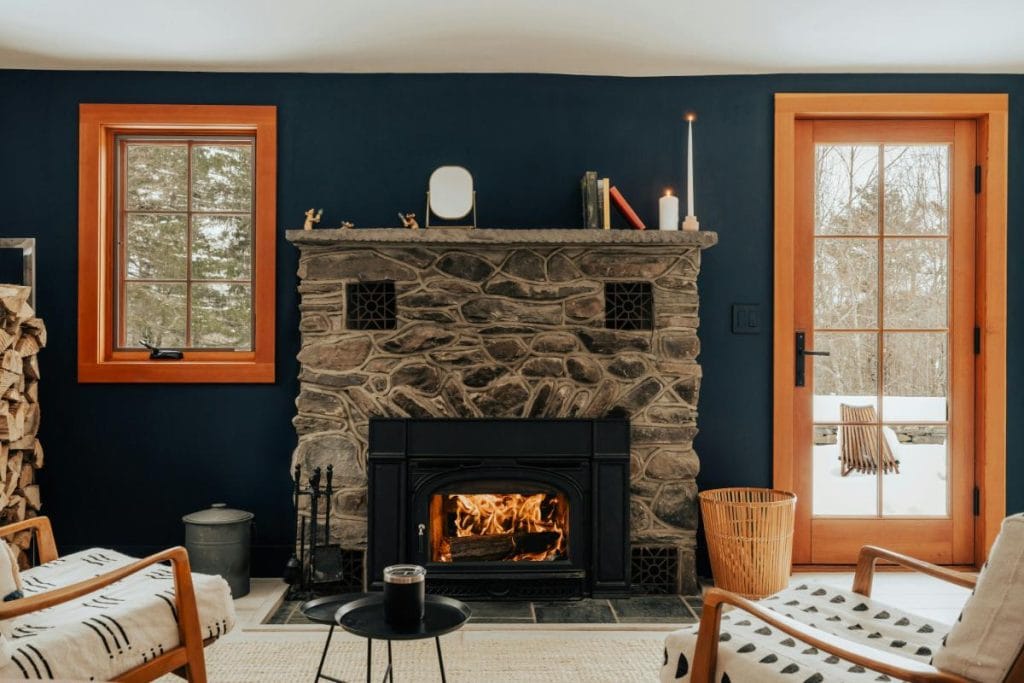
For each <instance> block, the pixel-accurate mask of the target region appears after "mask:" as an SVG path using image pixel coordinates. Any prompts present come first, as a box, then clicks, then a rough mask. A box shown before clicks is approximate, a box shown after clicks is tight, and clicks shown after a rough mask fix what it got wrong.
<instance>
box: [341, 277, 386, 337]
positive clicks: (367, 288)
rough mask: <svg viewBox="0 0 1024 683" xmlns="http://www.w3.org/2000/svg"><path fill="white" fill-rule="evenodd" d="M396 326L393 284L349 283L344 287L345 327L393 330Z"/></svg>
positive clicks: (351, 328) (384, 282)
mask: <svg viewBox="0 0 1024 683" xmlns="http://www.w3.org/2000/svg"><path fill="white" fill-rule="evenodd" d="M397 325H398V305H397V303H396V301H395V283H394V282H390V281H383V282H350V283H348V284H347V285H346V286H345V327H347V328H348V329H350V330H393V329H395V327H396V326H397Z"/></svg>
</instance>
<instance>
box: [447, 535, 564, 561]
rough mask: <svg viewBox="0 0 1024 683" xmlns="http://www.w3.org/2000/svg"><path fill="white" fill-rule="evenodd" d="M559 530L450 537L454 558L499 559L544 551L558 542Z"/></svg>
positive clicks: (473, 559) (453, 559) (455, 559)
mask: <svg viewBox="0 0 1024 683" xmlns="http://www.w3.org/2000/svg"><path fill="white" fill-rule="evenodd" d="M560 536H561V534H559V533H558V532H557V531H534V532H529V531H526V532H517V533H514V534H481V535H473V536H456V537H455V538H451V539H449V543H450V546H451V548H450V549H451V556H452V561H453V562H472V561H485V560H491V561H497V560H507V559H513V558H514V556H516V555H523V554H537V553H544V552H546V551H548V550H550V549H552V548H553V547H555V545H556V544H557V543H558V539H559V538H560Z"/></svg>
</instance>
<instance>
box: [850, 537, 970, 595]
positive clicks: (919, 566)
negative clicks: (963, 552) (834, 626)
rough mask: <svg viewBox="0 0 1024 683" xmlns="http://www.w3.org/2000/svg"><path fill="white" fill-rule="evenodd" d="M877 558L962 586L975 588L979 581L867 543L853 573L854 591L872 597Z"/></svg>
mask: <svg viewBox="0 0 1024 683" xmlns="http://www.w3.org/2000/svg"><path fill="white" fill-rule="evenodd" d="M877 560H885V561H886V562H893V563H895V564H898V565H900V566H901V567H906V568H907V569H913V570H915V571H918V572H921V573H922V574H926V575H928V576H931V577H934V578H936V579H941V580H943V581H948V582H949V583H952V584H955V585H957V586H960V587H961V588H974V586H975V584H977V583H978V577H977V576H975V575H974V574H968V573H965V572H958V571H955V570H953V569H947V568H946V567H940V566H939V565H937V564H932V563H931V562H925V561H924V560H919V559H917V558H915V557H910V556H909V555H904V554H902V553H897V552H895V551H892V550H886V549H885V548H879V547H877V546H873V545H866V546H864V547H863V548H861V549H860V556H859V557H858V558H857V571H856V573H855V574H854V575H853V592H854V593H860V594H861V595H864V596H866V597H871V583H872V581H873V580H874V578H875V562H876V561H877Z"/></svg>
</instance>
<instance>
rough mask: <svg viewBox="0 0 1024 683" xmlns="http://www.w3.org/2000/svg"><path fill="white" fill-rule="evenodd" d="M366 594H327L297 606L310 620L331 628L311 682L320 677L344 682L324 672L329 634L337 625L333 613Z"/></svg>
mask: <svg viewBox="0 0 1024 683" xmlns="http://www.w3.org/2000/svg"><path fill="white" fill-rule="evenodd" d="M366 595H367V594H366V593H342V594H341V595H328V596H327V597H323V598H316V599H315V600H309V601H308V602H304V603H302V604H301V605H300V606H299V611H300V612H302V614H303V615H304V616H305V617H306V618H307V619H309V620H310V621H314V622H316V623H318V624H326V625H328V626H330V627H331V630H329V631H328V632H327V642H326V643H324V652H323V654H322V655H320V666H318V667H317V668H316V678H314V679H313V683H320V679H321V678H322V679H324V680H325V681H331V683H345V681H343V680H341V679H340V678H334V677H333V676H328V675H327V674H325V673H324V661H325V660H326V659H327V650H328V649H330V647H331V636H333V635H334V627H335V626H337V625H338V622H337V621H336V620H335V618H334V615H335V614H337V612H338V608H339V607H342V606H343V605H347V604H350V603H352V602H353V601H358V600H359V599H360V598H365V597H366Z"/></svg>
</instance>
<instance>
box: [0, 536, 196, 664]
mask: <svg viewBox="0 0 1024 683" xmlns="http://www.w3.org/2000/svg"><path fill="white" fill-rule="evenodd" d="M36 519H43V520H45V519H46V518H45V517H37V518H36ZM31 521H34V520H26V522H31ZM18 524H25V522H19V523H18ZM11 526H12V527H13V526H18V525H17V524H12V525H11ZM48 527H49V524H48V523H47V528H48ZM6 528H8V527H4V528H2V529H0V533H3V532H4V530H5V529H6ZM159 562H170V563H171V568H172V571H173V573H174V602H175V606H176V609H177V612H178V637H179V639H180V641H181V646H180V647H178V648H175V649H174V650H171V651H170V652H167V653H166V654H164V655H163V656H160V657H158V658H156V659H154V660H152V661H150V662H149V663H147V664H144V665H142V666H140V667H137V668H135V669H133V670H131V671H130V672H128V673H127V674H125V675H124V676H122V677H121V678H119V679H118V680H119V681H123V682H124V683H139V682H141V681H152V680H153V679H155V678H157V677H158V676H159V675H162V674H164V673H168V672H170V671H173V670H175V669H178V668H181V667H185V669H186V676H187V677H188V680H189V681H191V682H192V683H206V662H205V658H204V656H203V635H202V629H201V627H200V625H199V611H198V610H197V608H196V597H195V591H194V589H193V586H192V568H191V566H190V565H189V561H188V552H187V551H186V550H185V549H184V548H182V547H181V546H178V547H176V548H169V549H167V550H164V551H161V552H159V553H155V554H153V555H150V556H149V557H146V558H144V559H141V560H138V561H136V562H133V563H131V564H129V565H126V566H124V567H121V568H119V569H114V570H113V571H110V572H107V573H106V574H102V575H101V576H97V577H95V578H92V579H87V580H85V581H79V582H78V583H75V584H72V585H70V586H64V587H63V588H56V589H54V590H51V591H47V592H45V593H40V594H39V595H33V596H31V597H27V598H22V599H20V600H14V601H11V602H4V603H0V620H3V619H11V618H13V617H18V616H21V615H24V614H29V613H32V612H37V611H39V610H41V609H46V608H47V607H53V606H54V605H59V604H61V603H64V602H68V601H69V600H74V599H75V598H80V597H82V596H83V595H88V594H89V593H92V592H94V591H97V590H100V589H101V588H105V587H106V586H109V585H110V584H112V583H115V582H117V581H120V580H121V579H123V578H125V577H127V576H130V575H132V574H134V573H136V572H139V571H141V570H143V569H145V568H147V567H150V566H152V565H154V564H157V563H159Z"/></svg>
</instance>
